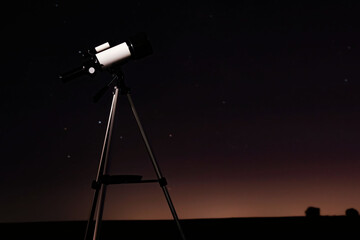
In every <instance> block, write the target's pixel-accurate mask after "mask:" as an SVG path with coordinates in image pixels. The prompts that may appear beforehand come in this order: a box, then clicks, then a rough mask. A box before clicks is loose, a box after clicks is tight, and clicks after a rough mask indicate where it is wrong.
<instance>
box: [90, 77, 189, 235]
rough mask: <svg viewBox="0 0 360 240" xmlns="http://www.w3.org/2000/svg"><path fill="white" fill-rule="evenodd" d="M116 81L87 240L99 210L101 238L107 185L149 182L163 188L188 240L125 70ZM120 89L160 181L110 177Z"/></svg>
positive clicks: (97, 224) (97, 232)
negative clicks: (137, 107)
mask: <svg viewBox="0 0 360 240" xmlns="http://www.w3.org/2000/svg"><path fill="white" fill-rule="evenodd" d="M114 80H115V81H116V83H115V86H114V91H113V99H112V103H111V108H110V113H109V118H108V123H107V127H106V133H105V139H104V143H103V147H102V152H101V157H100V162H99V167H98V171H97V176H96V180H94V181H93V183H92V188H93V189H95V192H94V197H93V202H92V207H91V211H90V216H89V220H88V222H87V227H86V233H85V238H84V240H89V237H90V236H89V234H90V225H91V223H92V222H93V220H94V215H95V211H96V210H97V211H96V219H95V227H94V232H93V240H98V239H99V236H100V225H101V221H102V215H103V209H104V201H105V195H106V186H107V185H109V184H125V183H149V182H158V183H159V184H160V187H161V188H162V190H163V193H164V195H165V198H166V200H167V203H168V205H169V208H170V211H171V213H172V216H173V218H174V220H175V223H176V225H177V228H178V230H179V232H180V235H181V239H182V240H185V235H184V233H183V231H182V228H181V225H180V222H179V219H178V216H177V214H176V211H175V207H174V205H173V203H172V201H171V198H170V194H169V192H168V189H167V187H166V185H167V182H166V179H165V178H164V177H163V175H162V173H161V171H160V168H159V165H158V163H157V161H156V159H155V156H154V154H153V152H152V150H151V147H150V144H149V141H148V139H147V137H146V135H145V132H144V129H143V127H142V124H141V122H140V119H139V116H138V114H137V112H136V109H135V106H134V103H133V101H132V98H131V95H130V89H129V88H128V87H127V86H126V85H125V83H124V74H123V73H122V72H121V71H116V72H115V73H114V79H113V81H114ZM119 90H120V93H121V95H126V96H127V99H128V101H129V104H130V107H131V110H132V113H133V115H134V117H135V120H136V123H137V125H138V127H139V130H140V133H141V136H142V139H143V141H144V143H145V146H146V149H147V152H148V155H149V157H150V159H151V162H152V165H153V167H154V170H155V173H156V176H157V179H155V180H142V176H139V175H109V174H107V172H108V154H109V148H110V140H111V134H112V130H113V125H114V117H115V111H116V103H117V100H118V95H119Z"/></svg>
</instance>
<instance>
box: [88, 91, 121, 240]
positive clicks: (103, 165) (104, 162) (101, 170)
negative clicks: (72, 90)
mask: <svg viewBox="0 0 360 240" xmlns="http://www.w3.org/2000/svg"><path fill="white" fill-rule="evenodd" d="M118 95H119V89H118V88H117V87H115V88H114V93H113V100H112V104H111V108H110V113H109V119H108V123H107V128H106V133H105V139H104V143H103V147H102V152H101V158H100V163H99V167H98V172H97V176H96V183H97V184H100V187H99V186H97V187H96V188H95V193H94V198H93V203H92V208H91V211H90V216H89V220H88V223H87V227H86V233H85V238H84V240H89V239H88V238H89V231H90V225H91V223H92V221H93V219H94V215H95V210H96V207H97V204H99V206H98V209H97V215H96V220H95V229H94V233H93V239H94V240H95V239H98V238H99V232H100V231H99V229H100V223H101V219H102V212H103V209H104V201H105V194H106V186H105V185H103V184H102V183H101V182H100V178H101V177H102V176H103V175H105V174H106V173H107V168H108V153H109V149H110V139H111V133H112V129H113V123H114V117H115V110H116V103H117V99H118ZM99 193H100V199H98V197H99Z"/></svg>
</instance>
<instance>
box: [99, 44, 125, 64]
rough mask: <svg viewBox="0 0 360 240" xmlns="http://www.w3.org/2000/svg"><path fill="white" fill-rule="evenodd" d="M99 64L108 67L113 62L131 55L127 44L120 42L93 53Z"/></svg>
mask: <svg viewBox="0 0 360 240" xmlns="http://www.w3.org/2000/svg"><path fill="white" fill-rule="evenodd" d="M95 56H96V58H97V60H98V61H99V64H100V65H101V66H103V67H108V66H110V65H111V64H113V63H116V62H119V61H121V60H124V59H126V58H128V57H130V56H131V53H130V50H129V47H128V45H127V44H126V43H125V42H124V43H120V44H118V45H116V46H114V47H112V48H109V49H106V50H104V51H101V52H99V53H97V54H95Z"/></svg>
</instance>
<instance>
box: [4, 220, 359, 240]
mask: <svg viewBox="0 0 360 240" xmlns="http://www.w3.org/2000/svg"><path fill="white" fill-rule="evenodd" d="M86 223H87V222H86V221H74V222H71V221H69V222H33V223H2V224H0V230H1V239H6V240H11V239H36V240H40V239H46V240H50V239H52V240H54V239H67V240H71V239H74V240H79V239H83V238H84V233H85V229H86ZM181 226H182V228H183V231H184V233H185V236H186V239H187V240H193V239H267V238H269V237H274V238H275V239H279V238H280V239H326V238H332V239H335V238H337V239H359V232H360V217H354V218H352V217H346V216H320V217H313V218H309V217H278V218H229V219H194V220H181ZM4 236H6V237H4ZM100 239H101V240H110V239H131V240H134V239H157V240H162V239H164V240H165V239H181V238H180V234H179V232H178V229H177V227H176V224H175V222H174V221H173V220H156V221H103V225H102V228H101V238H100Z"/></svg>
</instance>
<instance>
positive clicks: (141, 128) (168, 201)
mask: <svg viewBox="0 0 360 240" xmlns="http://www.w3.org/2000/svg"><path fill="white" fill-rule="evenodd" d="M127 98H128V100H129V103H130V106H131V110H132V112H133V115H134V117H135V120H136V122H137V125H138V127H139V130H140V133H141V136H142V138H143V141H144V143H145V145H146V149H147V151H148V154H149V157H150V159H151V162H152V164H153V167H154V169H155V172H156V175H157V178H158V180H159V182H160V186H161V188H162V190H163V192H164V195H165V198H166V201H167V203H168V205H169V208H170V211H171V213H172V215H173V218H174V220H175V222H176V225H177V227H178V229H179V231H180V235H181V238H182V240H185V235H184V233H183V230H182V228H181V225H180V222H179V218H178V216H177V214H176V211H175V207H174V204H173V203H172V201H171V198H170V194H169V191H168V189H167V187H166V184H163V183H162V180H163V179H164V178H163V176H162V174H161V171H160V167H159V164H158V163H157V161H156V159H155V156H154V154H153V152H152V149H151V147H150V144H149V141H148V140H147V137H146V134H145V131H144V129H143V127H142V124H141V122H140V118H139V116H138V114H137V112H136V109H135V106H134V103H133V101H132V99H131V95H130V93H127Z"/></svg>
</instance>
